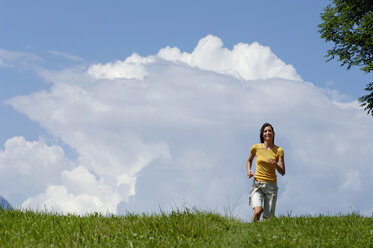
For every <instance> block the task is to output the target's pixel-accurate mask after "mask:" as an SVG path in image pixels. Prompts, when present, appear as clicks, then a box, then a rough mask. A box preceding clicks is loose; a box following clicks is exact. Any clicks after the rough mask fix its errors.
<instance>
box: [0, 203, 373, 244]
mask: <svg viewBox="0 0 373 248" xmlns="http://www.w3.org/2000/svg"><path fill="white" fill-rule="evenodd" d="M0 247H373V217H362V216H359V215H356V214H351V215H346V216H319V217H285V216H282V217H278V218H273V219H269V220H266V221H262V222H258V223H248V222H242V221H239V220H236V219H234V218H229V217H223V216H220V215H218V214H214V213H210V212H201V211H198V210H184V211H175V212H171V213H168V214H158V215H145V214H144V215H135V214H127V215H126V216H102V215H99V214H94V215H88V216H84V217H79V216H76V215H60V214H50V213H35V212H31V211H26V212H22V211H2V210H0Z"/></svg>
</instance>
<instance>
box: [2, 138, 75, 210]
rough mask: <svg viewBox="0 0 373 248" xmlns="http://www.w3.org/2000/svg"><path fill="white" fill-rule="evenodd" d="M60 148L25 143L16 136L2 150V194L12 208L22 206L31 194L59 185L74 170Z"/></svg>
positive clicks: (42, 143)
mask: <svg viewBox="0 0 373 248" xmlns="http://www.w3.org/2000/svg"><path fill="white" fill-rule="evenodd" d="M73 166H74V165H73V163H72V162H71V161H70V160H68V159H67V158H66V156H65V154H64V151H63V150H62V149H61V147H59V146H56V145H52V146H49V145H47V144H46V143H45V142H44V141H43V140H39V141H33V142H30V141H26V140H25V138H23V137H13V138H11V139H9V140H7V141H6V142H5V145H4V150H0V181H1V184H0V191H1V194H2V195H4V196H6V199H8V200H9V201H11V202H12V205H20V204H21V203H22V201H21V199H23V200H25V199H26V198H27V197H29V196H30V195H35V194H38V193H41V192H43V191H44V190H45V188H46V187H47V186H48V185H50V184H53V183H60V182H61V179H60V175H61V172H62V171H63V170H65V169H69V168H73Z"/></svg>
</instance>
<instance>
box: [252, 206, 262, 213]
mask: <svg viewBox="0 0 373 248" xmlns="http://www.w3.org/2000/svg"><path fill="white" fill-rule="evenodd" d="M262 213H263V208H262V207H254V214H262Z"/></svg>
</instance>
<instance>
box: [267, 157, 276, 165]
mask: <svg viewBox="0 0 373 248" xmlns="http://www.w3.org/2000/svg"><path fill="white" fill-rule="evenodd" d="M267 162H269V163H271V164H277V162H276V161H275V160H274V159H272V158H269V159H268V160H267Z"/></svg>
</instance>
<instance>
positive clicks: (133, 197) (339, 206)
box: [0, 0, 373, 220]
mask: <svg viewBox="0 0 373 248" xmlns="http://www.w3.org/2000/svg"><path fill="white" fill-rule="evenodd" d="M328 3H329V2H328V1H303V0H302V1H295V0H293V1H290V0H289V1H229V2H228V1H158V2H155V1H141V0H140V1H105V2H104V1H89V3H88V2H84V1H79V2H77V1H69V0H67V1H63V2H56V1H32V2H30V1H12V2H10V1H6V2H5V1H4V2H2V3H1V5H2V7H1V8H0V33H1V35H0V100H1V102H0V115H1V116H2V120H3V121H2V122H1V124H0V127H1V129H0V195H2V196H3V197H4V198H6V199H7V200H8V201H9V202H10V203H11V204H12V205H13V206H16V207H19V208H27V209H35V210H45V209H46V210H48V211H57V212H62V213H75V214H82V215H84V214H87V213H92V212H102V213H114V214H126V213H128V212H147V213H154V212H159V211H160V210H162V211H170V210H175V209H183V208H185V207H189V208H194V207H195V208H198V209H202V210H209V211H216V212H218V213H221V214H227V215H231V216H235V217H237V218H240V219H243V220H249V219H250V218H251V216H252V210H251V209H250V207H249V206H248V193H249V190H250V187H251V184H252V179H248V178H247V176H246V161H247V158H248V155H249V151H250V147H251V146H252V145H253V144H255V143H259V137H258V136H259V129H260V127H261V125H262V124H263V123H264V122H270V123H271V124H272V125H273V126H274V129H275V132H276V138H275V141H276V142H275V143H276V144H277V145H279V146H281V147H282V148H283V149H284V151H285V163H286V170H287V173H286V175H285V176H284V177H282V176H280V175H279V176H278V185H279V188H280V189H279V198H278V202H277V210H276V211H277V215H287V214H289V213H291V214H293V215H317V214H339V213H351V212H359V213H361V214H364V215H369V216H371V215H372V214H373V207H372V204H371V199H370V197H367V196H368V195H369V194H370V191H369V189H371V188H372V187H373V182H372V180H371V178H372V177H373V169H372V167H371V166H370V165H371V151H372V150H373V144H372V142H370V140H373V125H372V124H373V118H372V117H371V116H368V115H367V114H366V112H364V110H363V109H362V108H361V107H359V103H358V102H357V99H358V97H360V96H362V95H364V93H365V92H364V90H363V89H364V87H365V85H366V84H367V83H368V82H370V81H371V76H370V75H368V74H364V73H363V72H362V71H360V70H359V69H358V68H352V69H351V70H346V68H343V67H341V66H339V64H338V62H336V61H330V62H326V58H325V54H326V53H327V49H330V48H331V47H332V44H328V43H325V42H324V41H323V40H322V39H321V38H320V35H319V33H318V31H317V25H318V24H319V23H321V19H320V13H321V12H322V10H323V8H325V7H326V6H327V5H328Z"/></svg>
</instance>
